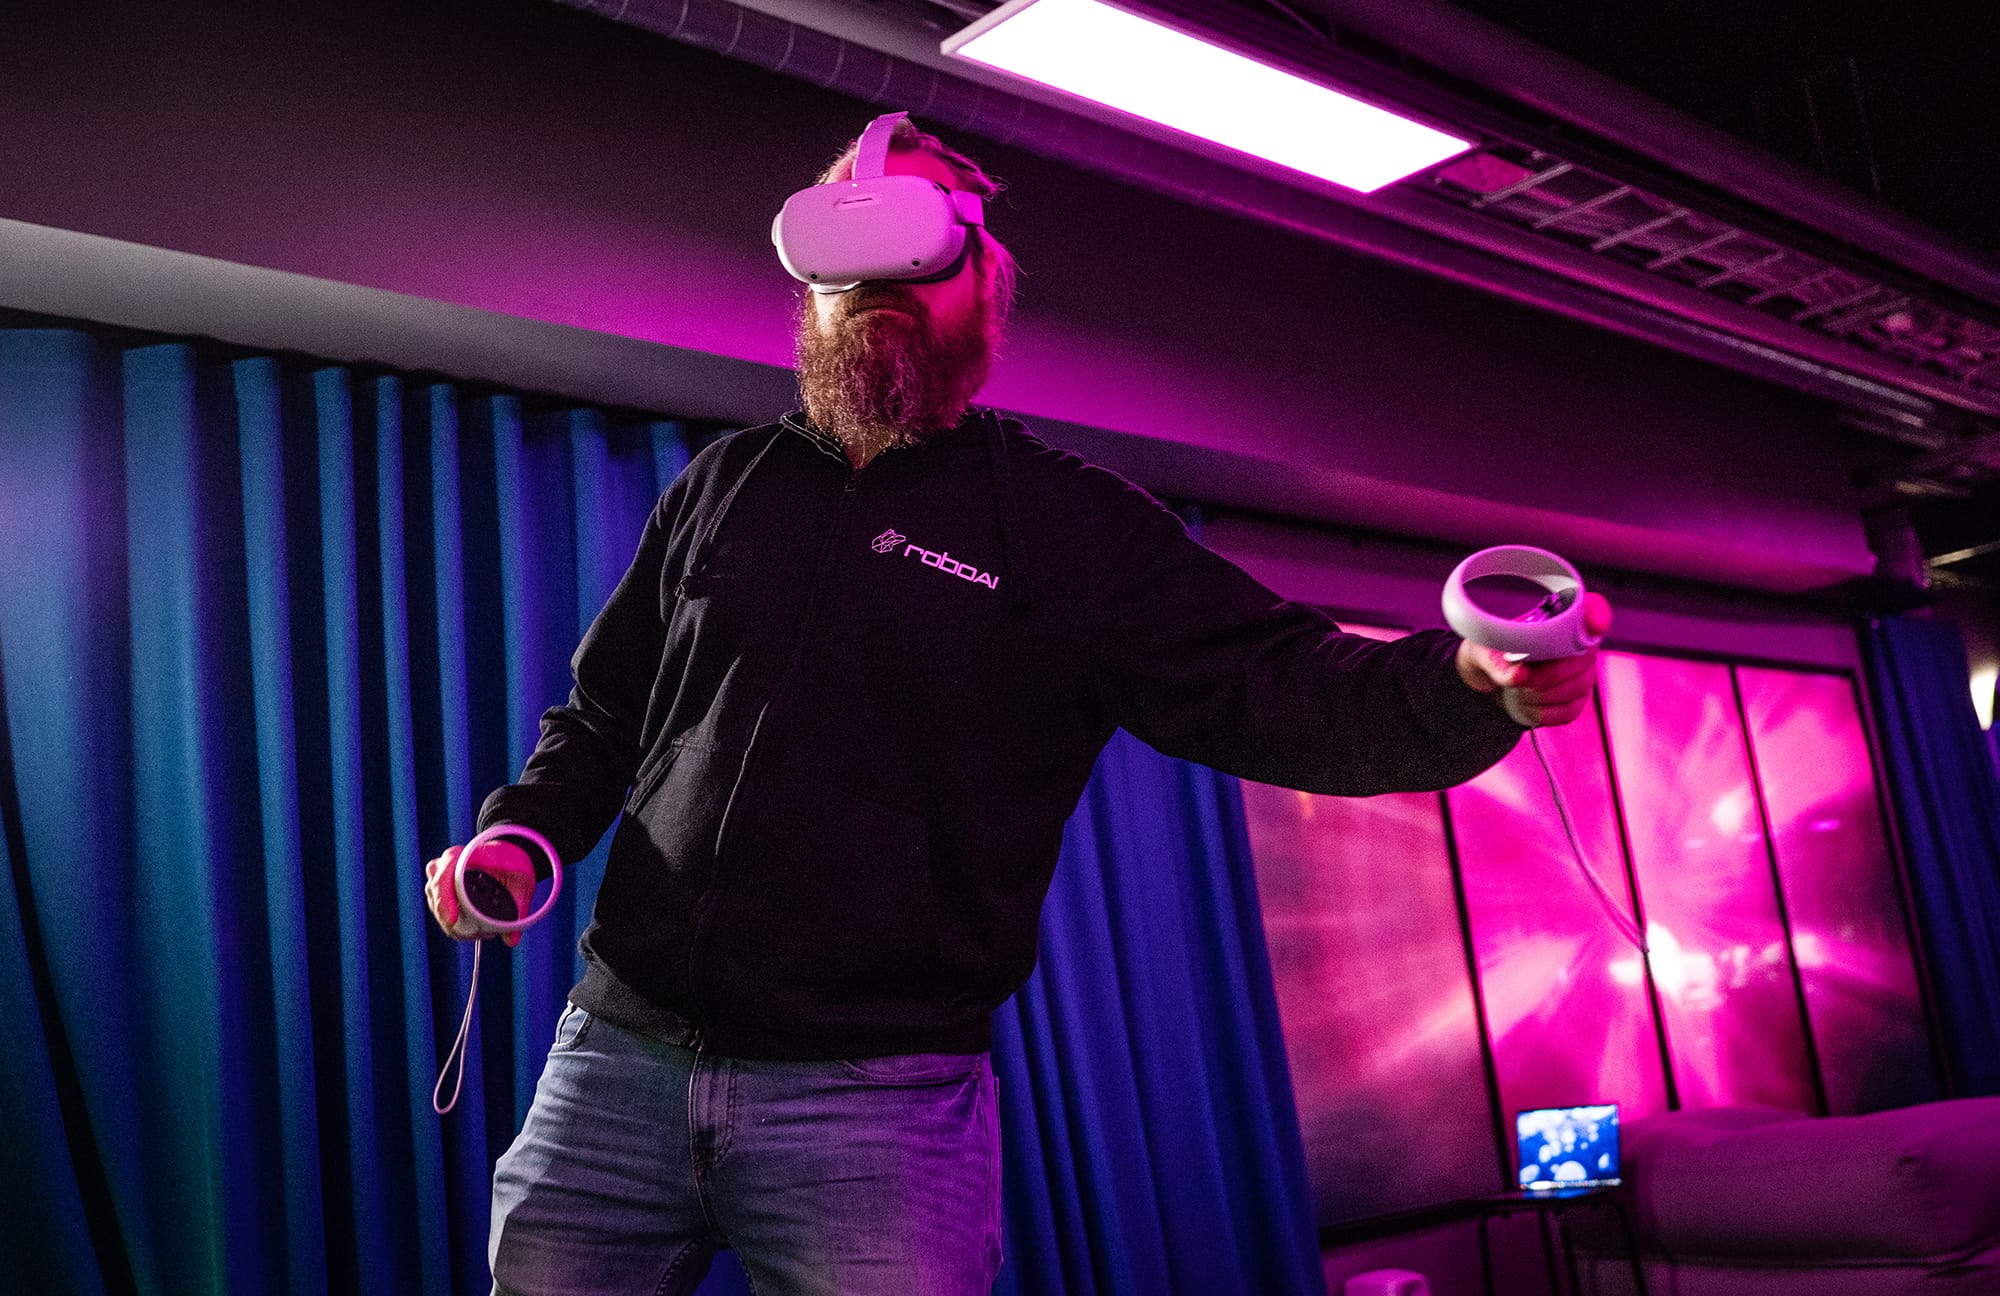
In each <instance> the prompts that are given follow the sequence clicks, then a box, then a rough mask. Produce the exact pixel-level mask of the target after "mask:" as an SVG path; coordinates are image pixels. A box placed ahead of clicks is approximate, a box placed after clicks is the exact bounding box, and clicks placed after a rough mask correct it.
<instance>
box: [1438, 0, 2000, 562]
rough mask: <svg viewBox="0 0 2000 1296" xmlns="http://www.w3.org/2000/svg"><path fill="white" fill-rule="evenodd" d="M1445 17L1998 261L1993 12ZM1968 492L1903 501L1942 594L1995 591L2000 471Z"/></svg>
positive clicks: (1774, 9) (1712, 4)
mask: <svg viewBox="0 0 2000 1296" xmlns="http://www.w3.org/2000/svg"><path fill="white" fill-rule="evenodd" d="M1453 3H1454V4H1456V6H1457V7H1458V8H1460V9H1463V10H1466V11H1467V12H1470V13H1474V14H1477V15H1478V16H1480V17H1482V18H1484V19H1486V20H1487V21H1489V22H1492V23H1494V24H1496V25H1498V26H1501V27H1504V28H1506V29H1508V30H1510V31H1512V32H1514V33H1516V34H1518V35H1520V36H1523V37H1525V38H1527V39H1529V40H1532V41H1534V42H1536V43H1537V44H1540V45H1543V46H1545V47H1547V48H1548V49H1551V50H1554V51H1556V52H1557V53H1559V54H1562V55H1565V56H1567V57H1569V58H1571V59H1574V60H1576V61H1577V62H1578V63H1581V64H1583V65H1585V66H1586V67H1590V68H1592V69H1594V70H1596V71H1598V72H1602V73H1604V74H1605V75H1607V76H1610V77H1612V78H1614V79H1616V80H1618V81H1620V82H1622V83H1624V84H1626V85H1628V86H1631V87H1632V88H1634V89H1636V90H1640V91H1643V92H1644V93H1646V94H1648V95H1650V96H1652V97H1654V98H1656V99H1658V100H1660V101H1661V102H1662V103H1666V104H1669V105H1671V106H1673V107H1674V108H1677V109H1679V110H1681V111H1682V112H1685V113H1687V114H1689V115H1691V116H1693V117H1696V118H1699V119H1700V120H1702V121H1704V122H1707V123H1708V124H1710V125H1712V126H1715V127H1718V128H1720V129H1722V130H1724V131H1727V132H1729V133H1730V134H1731V135H1734V136H1736V137H1737V138H1739V139H1742V140H1744V141H1745V142H1747V143H1750V144H1753V145H1756V146H1758V147H1760V148H1763V149H1768V150H1770V151H1772V152H1774V153H1778V154H1780V155H1782V156H1785V157H1788V158H1790V159H1791V160H1792V161H1794V162H1797V163H1799V164H1800V165H1803V166H1808V167H1811V168H1813V169H1814V170H1816V171H1819V172H1821V173H1822V174H1825V175H1827V176H1829V177H1830V178H1832V179H1834V180H1836V181H1838V182H1840V183H1841V184H1843V185H1846V186H1848V187H1849V188H1851V189H1853V190H1855V191H1856V192H1857V193H1859V194H1864V195H1868V196H1870V197H1871V198H1874V199H1878V200H1880V201H1881V202H1883V203H1886V204H1887V205H1888V206H1890V207H1892V208H1894V209H1896V210H1897V211H1900V212H1902V213H1903V214H1905V215H1907V216H1910V217H1912V218H1914V219H1916V220H1919V221H1922V222H1923V223H1924V224H1926V225H1929V226H1932V227H1934V228H1936V229H1938V230H1940V231H1942V232H1944V233H1945V234H1948V235H1950V236H1952V237H1954V238H1956V239H1958V240H1960V241H1962V242H1964V243H1966V244H1969V245H1971V246H1972V247H1974V248H1977V249H1980V250H1982V251H1985V252H1987V253H1996V252H2000V77H1995V76H1994V75H1993V52H1994V51H1995V50H2000V5H1967V4H1953V3H1945V4H1938V3H1930V2H1925V0H1919V2H1917V3H1904V4H1898V5H1880V4H1855V3H1833V4H1828V3H1825V0H1758V2H1757V3H1756V4H1743V3H1741V0H1671V2H1670V3H1662V4H1653V5H1635V4H1604V3H1602V0H1453ZM1989 305H2000V303H1989ZM1967 486H1968V488H1969V491H1970V493H1969V494H1968V495H1966V496H1965V497H1962V498H1948V497H1943V498H1929V499H1924V498H1918V499H1915V500H1913V501H1912V506H1911V513H1912V518H1913V521H1914V522H1915V524H1916V528H1917V532H1918V537H1919V540H1920V542H1921V544H1922V547H1923V551H1924V554H1925V556H1926V557H1927V558H1929V559H1932V560H1933V566H1932V571H1933V573H1934V576H1935V578H1936V579H1938V580H1939V581H1941V582H1951V581H1977V582H1978V583H1980V584H1982V585H1984V586H1985V587H1986V588H1987V589H1989V590H2000V473H1996V472H1994V471H1992V470H1990V469H1989V470H1987V471H1984V472H1982V473H1981V474H1980V475H1979V477H1978V479H1977V480H1974V481H1971V482H1968V483H1967ZM1941 559H1942V560H1947V561H1937V560H1941Z"/></svg>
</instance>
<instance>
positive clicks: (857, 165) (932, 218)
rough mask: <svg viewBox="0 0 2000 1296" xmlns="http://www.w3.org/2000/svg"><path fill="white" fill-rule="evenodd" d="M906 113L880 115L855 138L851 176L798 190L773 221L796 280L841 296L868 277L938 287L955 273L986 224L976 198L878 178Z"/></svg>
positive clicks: (915, 181) (932, 184)
mask: <svg viewBox="0 0 2000 1296" xmlns="http://www.w3.org/2000/svg"><path fill="white" fill-rule="evenodd" d="M908 117H909V114H908V113H900V112H897V113H885V114H883V115H882V116H880V117H877V118H876V119H875V120H874V121H872V122H869V123H868V129H866V130H864V131H862V132H861V144H860V147H859V149H858V150H857V151H856V153H855V157H854V178H853V179H852V180H836V181H834V182H833V183H832V184H823V185H814V186H813V187H812V188H810V189H801V190H799V191H798V192H797V193H795V194H793V195H792V196H791V197H790V198H787V199H786V200H785V205H784V208H783V209H782V210H781V211H779V213H778V216H777V219H776V220H773V221H772V222H771V242H773V243H775V244H777V246H778V259H779V260H780V261H782V262H784V263H785V269H786V270H788V271H790V272H791V276H792V278H794V279H797V280H799V281H800V282H801V283H805V284H809V285H811V287H812V290H813V291H814V292H817V293H840V292H846V291H847V290H848V289H850V288H853V287H856V286H857V285H859V284H861V283H862V282H864V281H865V280H869V279H893V280H896V281H897V282H899V283H936V282H939V281H940V280H944V279H949V278H951V277H952V276H953V275H955V274H957V273H958V272H959V269H960V267H962V266H963V265H964V264H965V258H966V257H967V256H968V255H969V254H970V253H971V251H972V241H973V239H974V238H976V237H977V235H975V234H974V233H973V232H972V231H973V230H975V229H978V228H981V227H983V226H984V225H985V224H986V211H985V204H984V203H983V202H981V201H980V198H979V195H977V194H970V193H965V192H963V191H962V190H957V189H947V188H945V187H944V186H943V185H941V184H939V183H937V182H936V181H935V180H928V179H926V178H924V177H923V176H914V175H885V174H883V172H884V168H885V167H886V165H887V163H888V160H889V137H890V136H891V135H892V134H893V133H894V132H895V129H896V125H897V123H899V122H901V121H903V120H905V119H906V118H908Z"/></svg>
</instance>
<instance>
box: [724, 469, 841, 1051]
mask: <svg viewBox="0 0 2000 1296" xmlns="http://www.w3.org/2000/svg"><path fill="white" fill-rule="evenodd" d="M873 462H874V460H873V459H871V460H869V461H868V463H867V464H863V465H861V467H859V468H850V469H849V471H848V473H847V479H846V480H845V481H844V482H843V483H842V484H841V488H840V495H839V498H838V500H837V502H836V503H835V505H834V510H833V521H832V523H831V524H829V526H828V528H827V536H826V544H825V546H824V547H823V548H822V549H821V550H820V558H819V565H818V567H816V568H815V569H814V571H813V578H812V585H811V586H810V588H808V589H807V591H806V607H805V612H804V613H803V614H802V615H801V616H800V618H799V630H798V634H797V635H796V636H795V637H794V638H793V640H792V647H791V651H790V652H789V653H788V654H786V657H785V668H784V670H783V671H782V672H781V673H780V674H779V676H778V685H777V687H776V688H775V689H773V690H772V693H771V700H770V701H769V702H766V703H765V704H764V711H763V714H762V715H760V716H758V718H757V725H756V727H755V728H754V729H752V730H751V734H750V745H749V749H748V750H747V751H745V752H744V754H743V761H744V767H743V773H742V775H741V776H740V777H739V778H738V779H737V781H736V787H735V790H734V791H733V792H732V793H731V795H730V798H729V802H728V804H727V805H725V806H724V807H723V810H722V822H721V824H720V825H719V826H718V827H717V828H716V834H715V872H716V879H715V881H714V882H713V883H711V884H710V885H709V886H708V887H706V888H704V889H703V891H702V893H701V898H700V899H699V900H697V901H696V902H695V912H694V930H693V933H692V934H691V935H690V936H689V938H688V954H687V987H688V998H689V1000H690V1002H691V1003H692V1005H693V1006H694V1008H695V1010H696V1012H697V1013H699V1012H700V1010H701V994H700V992H699V991H698V990H697V988H696V980H695V968H696V967H697V965H699V964H700V962H701V952H702V942H703V937H704V936H705V935H706V934H707V931H708V920H709V915H710V913H711V912H712V911H713V910H714V908H715V892H716V890H717V889H718V888H719V887H720V886H721V885H722V879H723V877H724V876H725V870H724V867H723V866H724V862H725V861H726V860H727V859H728V854H729V847H730V843H731V836H730V828H731V826H732V825H733V824H734V823H735V822H736V819H737V811H738V805H739V803H740V802H741V801H743V800H744V799H746V798H747V797H748V795H749V791H750V786H751V783H752V781H753V780H754V779H755V777H756V775H757V758H758V756H759V754H760V752H761V750H762V748H761V745H760V744H759V742H758V738H759V737H760V736H761V734H762V731H763V727H764V720H765V719H766V718H767V717H769V716H770V715H771V714H772V713H773V712H775V711H777V710H779V709H780V708H781V707H783V705H784V704H785V703H786V702H787V701H788V700H789V699H790V696H791V693H792V689H793V686H794V684H795V683H796V680H797V674H798V669H799V662H800V658H801V655H802V654H803V652H804V649H805V645H806V644H807V642H808V641H810V639H811V638H812V632H813V629H814V624H815V622H817V620H818V619H819V607H820V595H821V593H822V592H823V591H824V588H825V585H826V576H827V571H828V569H829V568H831V567H832V565H833V563H834V560H835V558H836V555H837V548H838V545H839V542H840V536H841V532H842V529H843V528H844V526H845V524H846V521H847V509H848V505H849V503H850V502H852V500H853V499H854V492H855V488H856V487H857V486H859V485H860V482H861V474H862V473H864V472H867V471H868V466H869V464H872V463H873ZM688 1047H690V1048H692V1049H693V1050H694V1051H696V1052H700V1051H701V1047H702V1031H701V1028H700V1027H699V1026H697V1027H695V1034H694V1042H693V1043H691V1044H690V1045H689V1046H688Z"/></svg>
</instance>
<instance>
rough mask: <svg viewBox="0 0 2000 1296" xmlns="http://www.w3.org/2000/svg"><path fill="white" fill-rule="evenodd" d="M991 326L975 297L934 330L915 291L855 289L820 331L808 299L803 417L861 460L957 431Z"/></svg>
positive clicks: (980, 371)
mask: <svg viewBox="0 0 2000 1296" xmlns="http://www.w3.org/2000/svg"><path fill="white" fill-rule="evenodd" d="M991 321H992V311H991V308H990V306H989V304H988V303H987V302H986V301H985V300H984V299H983V298H982V299H981V300H980V301H979V303H978V304H977V306H975V307H974V309H972V310H970V311H967V312H966V313H965V314H964V315H963V316H961V317H959V318H958V319H956V320H952V321H948V322H947V323H946V324H945V325H944V326H943V327H938V326H936V324H935V321H934V320H933V318H932V316H931V314H930V312H929V311H928V310H926V309H925V307H924V304H923V303H922V302H921V301H918V300H917V299H916V296H915V295H914V294H912V293H909V292H907V291H905V290H903V289H901V288H898V287H897V286H895V285H894V284H864V285H862V286H861V287H859V288H855V289H852V290H850V291H849V292H846V293H843V294H842V295H841V301H840V305H839V307H838V309H837V311H836V313H835V315H834V318H833V321H832V328H831V329H830V330H828V331H824V332H823V331H821V329H820V328H819V327H818V321H817V319H816V312H815V310H814V303H813V300H812V294H810V293H808V294H807V295H806V299H805V301H804V303H803V309H802V310H801V311H800V315H799V334H798V378H799V394H800V395H801V396H802V397H803V398H804V400H805V407H806V417H807V418H809V419H811V420H812V422H813V425H814V426H815V427H817V428H819V429H820V430H821V431H823V432H825V433H827V434H828V435H830V436H832V437H834V438H835V439H836V440H838V441H839V442H840V443H841V444H842V445H843V446H846V447H848V449H849V452H850V454H851V455H854V454H856V452H858V455H857V457H858V458H861V459H865V458H866V457H867V455H868V453H869V451H870V450H871V449H881V448H883V447H884V446H885V445H887V446H910V445H917V444H920V443H921V442H922V441H924V440H925V438H926V437H928V436H929V435H930V434H931V433H933V432H937V431H940V430H941V429H944V428H949V427H955V426H957V424H958V422H959V420H960V419H962V418H964V417H965V410H966V406H967V405H968V404H970V403H971V400H972V397H973V395H974V394H975V393H977V392H978V390H979V388H980V387H981V385H983V384H984V383H985V381H986V376H987V374H988V373H989V372H990V371H991V369H992V367H993V347H994V338H993V336H992V334H993V332H994V330H993V328H992V323H991Z"/></svg>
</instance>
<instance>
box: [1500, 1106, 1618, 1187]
mask: <svg viewBox="0 0 2000 1296" xmlns="http://www.w3.org/2000/svg"><path fill="white" fill-rule="evenodd" d="M1514 1146H1515V1148H1516V1149H1517V1150H1518V1153H1519V1155H1518V1156H1517V1158H1516V1164H1517V1165H1518V1166H1519V1167H1520V1175H1519V1181H1520V1185H1521V1187H1522V1188H1523V1189H1524V1190H1526V1191H1529V1192H1551V1191H1560V1190H1565V1189H1577V1188H1599V1187H1604V1186H1606V1185H1609V1184H1615V1183H1617V1182H1618V1104H1616V1103H1603V1104H1600V1105H1597V1106H1591V1107H1541V1108H1537V1109H1535V1110H1533V1111H1524V1112H1522V1113H1521V1114H1520V1115H1518V1116H1516V1117H1515V1118H1514Z"/></svg>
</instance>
